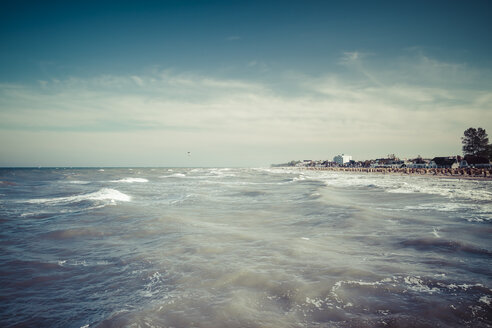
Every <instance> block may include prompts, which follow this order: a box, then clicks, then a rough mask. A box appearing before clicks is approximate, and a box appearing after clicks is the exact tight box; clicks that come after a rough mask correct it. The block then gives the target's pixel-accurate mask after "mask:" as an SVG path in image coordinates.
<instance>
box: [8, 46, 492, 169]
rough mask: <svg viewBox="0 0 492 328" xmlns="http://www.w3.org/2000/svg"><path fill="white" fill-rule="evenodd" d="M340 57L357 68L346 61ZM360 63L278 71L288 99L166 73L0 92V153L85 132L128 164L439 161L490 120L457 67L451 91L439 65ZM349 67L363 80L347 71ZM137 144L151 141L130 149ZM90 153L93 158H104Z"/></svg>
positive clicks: (479, 91)
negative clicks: (169, 156)
mask: <svg viewBox="0 0 492 328" xmlns="http://www.w3.org/2000/svg"><path fill="white" fill-rule="evenodd" d="M346 56H347V57H348V58H349V59H350V60H355V61H359V62H360V58H361V57H360V55H359V54H358V53H357V55H356V53H350V54H347V55H346ZM363 64H364V65H362V66H353V67H352V68H353V69H354V70H355V73H354V72H353V71H352V73H350V74H345V75H344V74H340V73H339V74H333V73H329V74H321V75H318V76H310V75H305V74H290V75H284V76H283V78H282V79H280V78H279V79H278V80H276V81H282V82H283V83H285V84H288V85H290V86H293V88H294V89H295V90H296V92H288V91H285V90H283V89H282V85H281V83H278V82H277V83H276V84H270V83H267V82H265V81H264V82H260V81H259V80H256V81H251V80H244V79H226V78H218V77H216V76H207V75H200V74H196V73H192V72H178V73H176V72H172V71H155V72H153V73H151V74H141V75H129V76H124V75H121V76H116V75H101V76H96V77H93V78H85V79H83V78H76V77H72V78H68V79H65V80H48V81H44V82H45V83H42V85H13V84H2V85H0V122H1V123H0V132H1V133H0V134H1V135H2V136H4V137H5V138H7V139H4V140H13V141H12V142H13V143H11V144H9V143H3V144H2V145H1V146H0V155H2V156H0V157H4V155H5V156H7V155H8V154H12V153H15V151H14V148H16V147H20V149H24V150H26V151H29V149H31V148H32V147H35V146H34V145H35V144H36V143H40V142H45V143H46V142H54V143H56V142H57V141H56V138H58V139H60V140H72V139H73V140H77V142H76V143H75V144H76V145H77V147H78V148H79V149H82V148H83V149H85V148H84V147H83V146H82V144H83V142H82V140H84V138H86V140H94V139H97V138H95V137H94V136H95V135H97V136H98V138H99V139H98V140H100V141H99V144H97V145H96V146H95V147H96V148H97V147H100V148H105V147H108V148H110V149H112V150H113V152H117V154H118V156H120V157H118V156H117V155H115V154H116V153H114V156H116V157H118V158H124V153H125V143H126V144H128V145H129V144H131V145H133V146H132V147H134V148H135V151H138V152H139V154H140V155H139V156H140V157H139V158H146V156H148V155H146V153H145V152H143V151H144V149H146V150H148V151H152V152H153V153H154V154H160V155H158V156H157V155H156V156H157V157H159V156H164V155H162V154H165V153H166V152H171V153H172V152H173V151H177V150H176V149H178V148H179V149H181V148H189V149H191V148H192V147H200V149H208V150H209V151H208V154H209V155H204V156H209V157H208V158H209V159H210V158H212V157H213V158H216V160H217V161H218V160H219V157H220V155H218V154H223V152H226V150H227V153H228V155H225V154H224V155H223V157H221V158H222V159H223V160H226V159H227V158H228V156H232V154H234V156H237V158H238V161H243V159H242V158H250V157H254V156H260V155H258V154H257V152H259V151H260V150H261V153H262V155H261V156H263V157H262V158H267V157H268V156H269V155H266V154H272V153H275V154H278V156H279V157H281V158H279V159H278V161H281V160H283V159H285V158H284V157H283V156H287V154H290V155H289V156H288V157H287V159H294V158H301V157H305V156H306V157H307V156H311V154H314V155H313V156H316V154H317V156H321V157H327V158H329V157H330V156H333V155H334V154H336V153H338V152H345V153H351V154H352V155H354V156H355V157H356V158H367V157H375V156H380V155H384V154H387V153H396V154H399V155H400V156H403V155H409V156H411V155H416V154H422V155H425V154H426V153H428V154H432V155H439V154H441V155H447V154H454V153H458V152H459V150H460V141H459V137H460V136H461V134H462V132H463V130H464V129H466V128H467V127H470V126H483V125H484V122H492V113H491V111H490V107H491V104H492V93H491V92H490V90H491V89H490V81H489V80H487V79H485V80H482V83H481V87H476V83H475V80H473V81H471V80H470V79H469V77H470V76H474V75H475V76H478V75H479V74H478V73H477V72H474V71H470V69H469V68H467V67H465V66H460V65H457V66H456V67H455V68H456V69H455V70H454V73H453V74H454V75H455V78H456V79H460V77H461V76H463V80H462V81H464V82H463V83H462V84H459V83H457V82H456V81H455V82H454V83H451V84H449V83H444V82H442V83H440V84H439V83H436V81H438V80H439V79H441V80H442V81H445V79H446V77H447V76H446V74H448V68H449V65H451V64H446V63H442V62H438V61H436V60H431V59H423V58H421V57H417V58H413V59H412V60H410V61H407V63H406V65H404V64H403V60H402V61H401V62H396V63H391V64H390V65H388V66H387V67H385V68H380V67H379V68H378V67H374V66H373V65H371V63H370V62H367V63H363ZM425 66H427V69H426V67H425ZM408 67H410V68H408ZM412 67H419V71H422V72H424V73H422V76H423V78H422V79H420V80H418V83H417V82H416V81H417V79H416V77H415V76H412V75H407V74H408V72H407V70H411V69H412ZM360 69H363V70H364V71H365V73H363V74H356V73H357V72H360V71H359V70H360ZM432 69H434V71H433V72H434V74H437V75H439V76H434V77H433V80H432V81H428V80H426V77H427V76H426V74H425V72H427V71H428V70H432ZM477 74H478V75H477ZM368 76H372V78H369V77H368ZM374 80H377V81H379V83H374ZM467 81H470V82H467ZM484 128H486V129H487V130H489V131H490V129H491V128H492V127H487V126H484ZM14 136H15V137H14ZM36 136H37V137H36ZM55 136H57V137H56V138H55ZM105 136H106V137H105ZM31 137H32V138H34V139H29V138H31ZM28 140H29V141H28ZM118 140H119V141H118ZM139 140H140V141H141V142H145V143H154V144H153V145H149V144H145V146H144V145H141V147H139V146H138V143H139ZM28 143H30V144H28ZM59 143H60V145H58V146H53V149H57V151H60V149H62V148H63V147H62V146H61V144H65V141H63V142H62V141H59ZM39 147H41V145H39ZM64 147H68V146H67V145H65V146H64ZM74 147H75V146H74ZM42 148H43V149H44V148H45V146H43V147H42ZM100 148H98V150H94V153H93V156H95V155H94V154H100V153H101V152H103V153H104V151H103V150H101V149H100ZM53 151H54V150H53ZM81 151H82V150H81ZM84 151H87V150H86V149H85V150H84ZM48 153H49V152H48ZM74 154H75V150H74ZM255 154H256V155H255ZM323 154H325V155H323ZM73 156H75V155H73ZM261 156H260V157H261ZM89 157H90V156H89ZM116 157H115V158H116ZM210 161H212V160H211V159H210ZM272 161H273V159H272ZM241 163H242V162H241ZM265 164H268V163H265ZM197 165H198V164H197ZM203 165H205V164H203ZM236 165H238V164H236Z"/></svg>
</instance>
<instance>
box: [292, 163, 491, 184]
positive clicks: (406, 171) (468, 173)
mask: <svg viewBox="0 0 492 328" xmlns="http://www.w3.org/2000/svg"><path fill="white" fill-rule="evenodd" d="M284 168H289V167H288V166H284ZM295 168H298V169H301V170H314V171H335V172H355V173H377V174H397V175H415V176H420V177H432V178H446V179H463V180H480V181H492V169H480V168H466V169H465V168H431V169H424V168H386V167H379V168H366V167H295Z"/></svg>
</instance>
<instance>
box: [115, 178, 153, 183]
mask: <svg viewBox="0 0 492 328" xmlns="http://www.w3.org/2000/svg"><path fill="white" fill-rule="evenodd" d="M111 182H124V183H134V182H149V180H147V179H144V178H123V179H120V180H113V181H111Z"/></svg>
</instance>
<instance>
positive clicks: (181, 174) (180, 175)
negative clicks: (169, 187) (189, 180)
mask: <svg viewBox="0 0 492 328" xmlns="http://www.w3.org/2000/svg"><path fill="white" fill-rule="evenodd" d="M184 177H186V175H185V174H183V173H174V174H171V175H162V176H161V178H184Z"/></svg>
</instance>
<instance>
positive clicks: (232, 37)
mask: <svg viewBox="0 0 492 328" xmlns="http://www.w3.org/2000/svg"><path fill="white" fill-rule="evenodd" d="M226 40H227V41H237V40H241V37H240V36H237V35H231V36H228V37H226Z"/></svg>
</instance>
